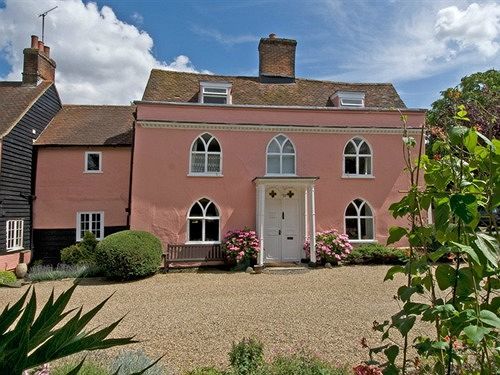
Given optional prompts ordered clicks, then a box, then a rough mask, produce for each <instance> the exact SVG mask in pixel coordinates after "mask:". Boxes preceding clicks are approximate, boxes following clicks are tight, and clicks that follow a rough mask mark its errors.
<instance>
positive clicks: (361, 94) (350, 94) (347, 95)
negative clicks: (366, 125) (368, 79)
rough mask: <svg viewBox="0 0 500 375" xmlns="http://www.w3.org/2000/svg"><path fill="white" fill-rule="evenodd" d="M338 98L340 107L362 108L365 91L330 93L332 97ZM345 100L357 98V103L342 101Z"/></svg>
mask: <svg viewBox="0 0 500 375" xmlns="http://www.w3.org/2000/svg"><path fill="white" fill-rule="evenodd" d="M336 98H338V99H339V107H340V108H364V107H365V93H364V92H363V91H337V92H336V93H335V94H333V95H332V99H336ZM344 99H346V100H359V101H360V102H359V104H355V103H344V102H343V101H344Z"/></svg>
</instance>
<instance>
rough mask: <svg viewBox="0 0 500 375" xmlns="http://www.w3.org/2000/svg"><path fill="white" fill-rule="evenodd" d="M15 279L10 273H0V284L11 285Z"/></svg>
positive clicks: (13, 274)
mask: <svg viewBox="0 0 500 375" xmlns="http://www.w3.org/2000/svg"><path fill="white" fill-rule="evenodd" d="M16 280H17V277H16V275H15V273H14V272H12V271H0V284H12V283H15V282H16Z"/></svg>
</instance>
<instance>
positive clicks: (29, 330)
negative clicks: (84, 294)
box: [0, 284, 159, 375]
mask: <svg viewBox="0 0 500 375" xmlns="http://www.w3.org/2000/svg"><path fill="white" fill-rule="evenodd" d="M75 288H76V284H75V285H74V286H72V287H71V288H69V289H68V290H67V291H65V292H63V293H62V294H61V295H60V296H59V297H58V298H57V299H56V300H55V301H54V290H52V293H51V295H50V297H49V299H48V301H47V302H46V303H45V306H43V308H42V310H41V311H40V313H39V314H38V316H35V315H36V306H37V301H36V293H35V288H33V291H32V293H31V297H30V298H29V301H28V303H27V304H26V306H25V302H26V300H27V298H28V295H29V293H30V291H31V288H29V289H28V290H27V291H26V293H24V295H23V296H22V297H21V298H20V299H19V300H18V301H17V302H16V303H15V304H13V305H12V307H10V305H7V307H5V309H4V310H3V312H2V313H1V314H0V374H13V375H21V374H22V373H23V370H26V369H31V368H34V367H37V366H40V365H43V364H45V363H48V362H51V361H54V360H56V359H59V358H62V357H66V356H69V355H72V354H75V353H79V352H82V351H85V350H97V349H107V348H110V347H112V346H118V345H126V344H130V343H134V342H137V341H136V340H134V339H133V337H125V338H113V339H110V338H107V337H108V335H109V334H110V333H111V332H112V331H113V330H114V329H115V327H116V326H117V325H118V324H119V323H120V322H121V321H122V319H123V317H122V318H121V319H118V320H117V321H116V322H114V323H112V324H110V325H109V326H107V327H105V328H102V329H100V330H91V331H86V330H84V329H85V327H86V326H87V324H88V323H89V322H90V321H91V320H92V318H93V317H94V316H95V315H96V314H97V313H98V312H99V311H100V310H101V309H102V307H103V306H104V305H105V303H106V302H107V301H108V300H109V298H111V296H110V297H108V298H106V299H105V300H104V301H102V302H101V303H100V304H98V305H97V306H96V307H94V308H93V309H92V310H90V311H88V312H87V313H85V314H82V307H80V308H79V309H71V310H69V311H65V309H66V306H67V304H68V302H69V300H70V298H71V296H72V294H73V292H74V290H75ZM72 313H75V314H74V316H72V317H71V318H69V320H68V321H67V322H65V323H64V324H63V325H61V326H59V327H57V328H55V327H56V326H57V325H58V324H59V323H61V321H62V320H63V319H65V318H66V317H67V316H68V315H70V314H72ZM16 321H17V323H15V322H16ZM14 323H15V325H14ZM158 360H159V359H158ZM156 362H157V361H156ZM82 364H83V361H82V362H81V363H80V364H79V365H78V366H77V367H76V368H75V369H74V370H73V371H72V372H71V373H72V374H76V373H77V372H78V370H79V369H80V368H81V365H82Z"/></svg>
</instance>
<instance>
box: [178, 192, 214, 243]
mask: <svg viewBox="0 0 500 375" xmlns="http://www.w3.org/2000/svg"><path fill="white" fill-rule="evenodd" d="M202 199H207V200H208V201H209V203H208V204H207V206H206V207H208V206H209V205H210V203H212V204H213V205H214V206H215V209H216V210H217V214H218V216H206V207H205V208H203V206H201V204H200V203H199V202H200V201H201V200H202ZM195 204H198V205H199V206H200V207H201V211H202V214H203V216H190V214H191V210H192V209H193V207H194V205H195ZM220 213H221V210H220V208H219V206H218V205H217V203H215V201H214V200H213V199H210V198H208V197H201V198H199V199H197V200H195V201H194V202H193V204H191V206H189V210H188V212H187V217H186V222H187V225H186V226H187V230H186V234H187V238H186V241H185V243H186V245H189V244H197V245H201V244H220V243H221V216H220ZM192 219H194V220H201V221H202V224H201V238H202V240H201V241H191V240H190V239H189V237H190V234H191V233H190V229H189V221H190V220H192ZM215 219H217V220H218V221H219V225H218V237H219V240H218V241H204V240H203V239H204V238H205V236H206V233H205V221H206V220H215Z"/></svg>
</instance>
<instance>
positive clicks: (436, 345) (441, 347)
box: [431, 341, 450, 350]
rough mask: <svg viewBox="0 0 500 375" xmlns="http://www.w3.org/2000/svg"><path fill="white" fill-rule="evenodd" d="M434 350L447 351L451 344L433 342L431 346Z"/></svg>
mask: <svg viewBox="0 0 500 375" xmlns="http://www.w3.org/2000/svg"><path fill="white" fill-rule="evenodd" d="M431 346H432V347H433V348H434V349H438V350H447V349H448V347H449V346H450V344H448V343H447V342H446V341H436V342H433V343H432V345H431Z"/></svg>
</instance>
